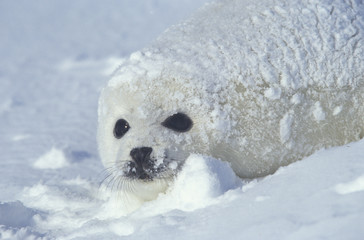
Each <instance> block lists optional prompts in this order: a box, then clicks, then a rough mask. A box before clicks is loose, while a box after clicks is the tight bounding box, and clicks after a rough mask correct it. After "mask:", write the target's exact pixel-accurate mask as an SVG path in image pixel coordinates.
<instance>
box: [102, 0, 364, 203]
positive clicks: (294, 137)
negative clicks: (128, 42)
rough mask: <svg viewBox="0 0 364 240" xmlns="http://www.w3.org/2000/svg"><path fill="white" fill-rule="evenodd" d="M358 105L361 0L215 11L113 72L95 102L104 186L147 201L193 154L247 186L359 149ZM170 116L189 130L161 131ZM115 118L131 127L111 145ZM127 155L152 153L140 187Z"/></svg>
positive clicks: (226, 6) (363, 124)
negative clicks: (316, 157) (330, 153)
mask: <svg viewBox="0 0 364 240" xmlns="http://www.w3.org/2000/svg"><path fill="white" fill-rule="evenodd" d="M363 100H364V3H363V1H361V0H347V1H344V0H303V1H302V0H279V1H275V0H262V1H256V0H226V1H219V2H215V3H211V4H208V5H207V6H205V7H204V8H203V9H201V10H200V11H199V12H197V13H196V14H195V15H194V16H193V17H192V18H190V19H189V20H187V21H185V22H183V23H181V24H179V25H176V26H173V27H171V28H170V29H168V30H167V31H166V32H165V33H163V34H162V35H161V36H160V37H159V38H158V39H157V40H156V41H155V42H154V44H152V46H150V47H148V48H146V49H144V50H142V51H140V52H136V53H134V54H132V55H131V56H130V58H129V59H128V60H126V61H125V62H124V63H123V64H122V66H121V67H120V68H119V69H118V70H117V71H116V72H115V74H114V76H113V77H112V79H111V80H110V81H109V83H108V85H107V87H106V88H105V89H104V90H103V92H102V94H101V97H100V103H99V131H98V142H99V149H100V154H101V158H102V161H103V163H104V165H105V167H106V168H107V169H109V170H110V174H111V175H110V176H111V177H110V179H111V181H114V182H116V185H117V186H118V187H119V188H120V189H121V190H122V191H124V192H130V193H133V194H135V195H137V196H139V197H140V198H141V199H145V200H148V199H153V198H155V197H156V196H157V194H158V193H159V192H163V191H165V189H166V188H167V187H168V184H169V183H170V182H171V179H173V177H174V176H175V174H176V173H178V171H179V170H180V168H181V167H183V162H184V160H185V159H186V158H187V157H188V156H189V154H190V153H200V154H205V155H210V156H213V157H215V158H220V159H222V160H224V161H228V162H230V163H231V166H232V168H233V169H234V171H235V173H236V174H237V175H238V176H240V177H243V178H254V177H260V176H264V175H267V174H270V173H273V172H274V171H276V170H277V169H278V168H279V167H280V166H283V165H287V164H289V163H291V162H294V161H297V160H300V159H302V158H303V157H305V156H308V155H310V154H312V153H313V152H315V151H317V150H318V149H321V148H326V147H329V146H337V145H343V144H345V143H348V142H351V141H354V140H358V139H359V138H362V137H363V134H364V103H363ZM176 113H184V114H186V115H187V116H189V117H190V118H191V120H192V121H193V127H192V128H191V130H189V131H186V132H182V133H181V132H175V131H173V130H171V129H168V128H166V127H164V126H162V125H161V123H162V122H163V121H165V119H167V118H168V117H169V116H172V115H173V114H176ZM119 119H124V120H126V121H127V122H128V123H129V125H130V129H129V131H128V132H126V134H125V135H124V136H123V137H122V138H120V139H116V138H115V137H114V135H113V130H114V126H115V123H116V121H117V120H119ZM136 147H151V148H153V151H152V153H151V159H153V161H154V162H153V163H154V164H155V169H156V171H155V172H154V173H153V174H154V175H153V176H151V178H150V179H149V180H145V179H136V178H128V177H126V176H125V172H126V171H130V169H127V164H128V163H130V161H131V160H132V159H131V157H130V151H131V150H132V149H133V148H136ZM128 166H129V167H130V165H128ZM160 166H162V167H161V169H162V170H160ZM158 167H159V168H158ZM157 169H159V170H157Z"/></svg>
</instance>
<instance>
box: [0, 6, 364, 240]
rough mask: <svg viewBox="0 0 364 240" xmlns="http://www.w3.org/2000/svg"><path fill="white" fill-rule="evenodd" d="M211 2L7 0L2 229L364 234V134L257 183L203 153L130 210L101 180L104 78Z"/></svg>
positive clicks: (2, 57)
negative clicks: (99, 133) (172, 182)
mask: <svg viewBox="0 0 364 240" xmlns="http://www.w3.org/2000/svg"><path fill="white" fill-rule="evenodd" d="M203 2H205V1H203V0H199V1H196V0H183V1H181V0H178V1H177V0H173V1H171V0H149V1H147V0H146V1H132V0H124V1H116V0H115V1H112V0H107V1H96V0H92V1H86V0H77V1H61V0H59V1H58V0H57V1H56V0H53V1H41V0H36V1H25V0H24V1H16V2H15V1H0V29H1V30H0V32H1V37H0V176H1V177H0V239H38V238H39V239H42V238H43V239H113V238H117V239H123V238H126V239H129V238H132V239H158V240H162V239H362V238H363V236H364V228H363V226H364V225H363V223H364V204H363V200H364V140H362V141H359V142H356V143H352V144H349V145H347V146H342V147H337V148H333V149H329V150H324V151H320V152H318V153H316V154H314V155H312V156H310V157H308V158H306V159H304V160H303V161H300V162H297V163H294V164H292V165H290V166H288V167H285V168H282V169H280V170H279V171H278V172H277V173H276V174H274V175H272V176H268V177H266V178H264V179H260V180H255V181H252V182H243V181H241V180H238V179H236V178H235V176H234V175H233V174H232V173H231V169H230V168H229V167H228V166H227V165H226V164H224V163H221V162H219V161H217V160H214V159H210V158H208V157H203V156H195V155H193V156H190V158H189V160H188V164H186V167H185V169H184V171H183V172H182V174H180V176H179V177H178V179H177V180H176V183H175V185H174V186H173V187H172V188H171V189H170V191H169V192H168V193H167V194H164V195H161V196H160V197H159V199H157V200H156V201H152V202H148V203H146V204H145V205H143V206H142V207H141V208H140V209H139V210H137V211H136V212H134V213H132V214H130V215H127V216H122V211H116V210H115V209H119V208H120V206H119V205H118V202H117V201H116V202H115V199H114V197H113V196H110V195H109V193H108V192H107V191H104V190H103V189H100V188H99V183H100V181H101V180H102V179H103V178H104V177H105V176H104V172H103V166H102V165H101V162H100V160H99V157H98V153H97V147H96V127H97V122H96V121H97V115H96V114H97V113H96V112H97V100H98V95H99V92H100V89H101V88H102V87H103V86H104V85H105V84H106V81H107V80H108V78H109V75H110V74H111V73H112V71H113V69H114V68H115V66H117V65H118V64H119V63H120V62H121V61H122V59H123V58H124V57H127V56H128V55H129V54H130V53H131V52H133V51H135V50H137V49H140V48H142V47H144V46H146V45H148V44H149V43H150V42H151V41H152V40H153V39H154V38H155V37H156V36H158V34H159V33H161V32H162V31H163V30H164V29H165V28H166V27H168V26H169V25H171V24H173V23H175V22H177V21H178V20H180V19H182V18H185V17H186V16H188V15H189V14H190V13H192V12H193V11H194V10H195V9H196V8H198V7H199V6H201V5H202V4H203ZM201 189H202V190H203V191H202V190H201Z"/></svg>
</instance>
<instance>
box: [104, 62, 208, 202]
mask: <svg viewBox="0 0 364 240" xmlns="http://www.w3.org/2000/svg"><path fill="white" fill-rule="evenodd" d="M133 66H135V65H134V64H129V65H128V66H124V68H123V69H121V70H119V71H118V72H117V73H118V74H117V75H116V76H114V78H113V79H112V80H111V81H110V82H109V84H108V86H107V87H106V88H104V90H103V91H102V94H101V97H100V103H99V129H98V143H99V152H100V155H101V158H102V161H103V164H104V166H105V167H106V169H107V171H108V173H109V174H110V176H109V177H108V179H109V180H110V181H111V183H110V184H112V186H114V187H116V188H118V190H121V191H122V192H123V193H130V194H133V195H135V196H137V197H138V198H140V199H142V200H143V201H144V200H151V199H154V198H156V196H157V195H158V194H159V193H160V192H164V191H165V190H166V189H167V187H168V185H169V184H170V183H171V182H172V180H173V178H174V177H175V175H176V174H177V173H178V171H179V170H180V169H181V167H182V166H183V163H184V161H185V160H186V158H187V157H188V156H189V155H190V153H191V152H197V153H203V152H207V149H208V148H209V145H208V142H209V141H208V136H206V135H204V134H202V132H203V131H202V130H203V129H202V128H204V127H206V126H205V125H206V124H202V122H205V121H206V119H208V117H207V116H206V115H204V114H203V111H204V109H205V108H204V107H203V106H202V105H201V102H200V100H199V96H198V95H196V92H195V90H194V89H195V87H191V86H189V85H188V84H186V82H185V81H182V80H181V78H179V77H178V76H176V75H174V76H173V77H171V74H167V73H162V74H159V75H156V76H150V75H149V76H146V75H144V74H140V73H139V72H137V73H135V71H133ZM153 69H155V66H154V67H153ZM161 72H163V71H160V73H161ZM149 73H150V71H149ZM206 112H207V109H206ZM196 149H198V150H196ZM203 149H206V151H201V150H203Z"/></svg>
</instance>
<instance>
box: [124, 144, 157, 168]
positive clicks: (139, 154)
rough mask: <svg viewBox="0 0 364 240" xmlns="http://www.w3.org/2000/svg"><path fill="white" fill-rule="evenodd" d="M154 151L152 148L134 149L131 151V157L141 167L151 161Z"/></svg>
mask: <svg viewBox="0 0 364 240" xmlns="http://www.w3.org/2000/svg"><path fill="white" fill-rule="evenodd" d="M152 151H153V149H152V148H150V147H140V148H133V149H132V150H131V151H130V156H131V158H132V159H133V160H134V161H135V162H136V163H137V164H138V165H141V164H142V163H143V162H145V161H148V160H149V159H150V154H151V153H152Z"/></svg>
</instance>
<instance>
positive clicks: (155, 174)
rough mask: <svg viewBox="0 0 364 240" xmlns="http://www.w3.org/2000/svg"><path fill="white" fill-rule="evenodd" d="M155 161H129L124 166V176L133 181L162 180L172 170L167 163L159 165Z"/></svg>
mask: <svg viewBox="0 0 364 240" xmlns="http://www.w3.org/2000/svg"><path fill="white" fill-rule="evenodd" d="M157 162H158V161H157V160H155V159H151V158H149V159H146V160H144V161H143V162H138V161H128V162H127V163H125V165H124V169H123V175H124V176H125V177H127V178H131V179H140V180H143V181H153V179H154V178H161V177H163V176H164V175H166V174H165V173H166V172H167V171H169V170H170V168H169V167H168V164H167V165H166V164H165V162H166V161H163V163H161V164H158V163H157Z"/></svg>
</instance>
